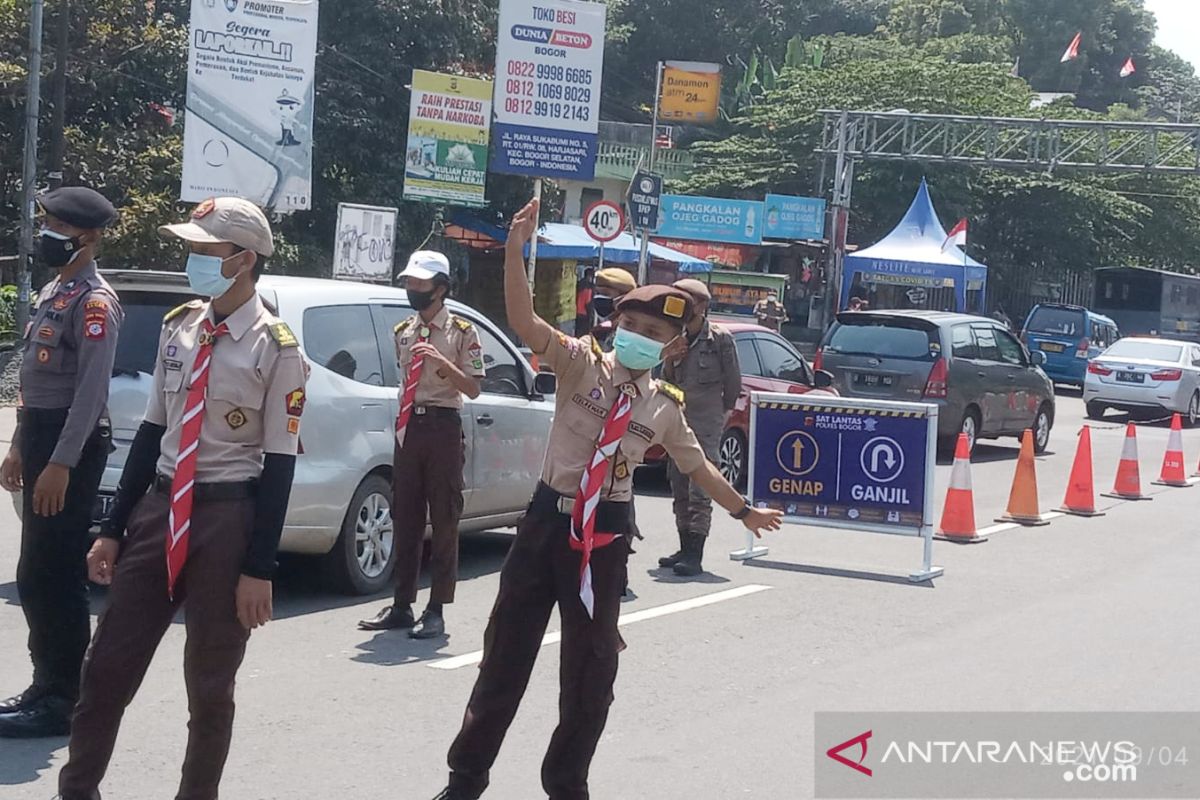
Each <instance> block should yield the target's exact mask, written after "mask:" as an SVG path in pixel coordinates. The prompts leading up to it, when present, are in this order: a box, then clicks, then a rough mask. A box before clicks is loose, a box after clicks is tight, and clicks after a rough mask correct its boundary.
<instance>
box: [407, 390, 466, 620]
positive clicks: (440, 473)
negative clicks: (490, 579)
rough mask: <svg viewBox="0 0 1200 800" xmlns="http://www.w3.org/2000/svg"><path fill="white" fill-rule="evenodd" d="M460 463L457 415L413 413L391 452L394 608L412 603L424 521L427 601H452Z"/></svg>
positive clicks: (462, 457)
mask: <svg viewBox="0 0 1200 800" xmlns="http://www.w3.org/2000/svg"><path fill="white" fill-rule="evenodd" d="M464 461H465V453H464V445H463V431H462V419H461V418H459V416H458V413H457V412H454V413H446V412H445V411H443V410H440V409H439V410H431V411H430V413H428V414H422V415H417V414H413V415H412V417H410V418H409V422H408V429H407V430H406V431H405V434H404V447H402V448H401V447H397V448H395V457H394V460H393V462H392V463H393V464H394V475H393V476H392V525H393V526H394V530H395V533H396V597H395V603H396V605H405V604H412V603H415V602H417V581H418V580H419V578H420V577H421V552H422V550H423V549H424V546H425V522H426V520H428V521H429V522H430V523H431V524H432V525H433V539H432V542H431V544H430V553H429V566H430V569H431V571H432V572H433V586H432V591H431V593H430V597H429V599H430V601H431V602H434V603H453V602H454V587H455V584H456V583H457V582H458V521H459V519H460V518H461V517H462V511H463V466H464Z"/></svg>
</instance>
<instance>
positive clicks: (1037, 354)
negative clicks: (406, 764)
mask: <svg viewBox="0 0 1200 800" xmlns="http://www.w3.org/2000/svg"><path fill="white" fill-rule="evenodd" d="M1029 360H1030V361H1032V362H1033V365H1034V366H1035V367H1044V366H1046V354H1045V353H1043V352H1042V351H1041V350H1034V351H1033V352H1032V353H1030V354H1029Z"/></svg>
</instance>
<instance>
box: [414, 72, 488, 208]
mask: <svg viewBox="0 0 1200 800" xmlns="http://www.w3.org/2000/svg"><path fill="white" fill-rule="evenodd" d="M491 119H492V82H491V81H486V80H479V79H477V78H464V77H460V76H458V75H439V74H437V73H436V72H426V71H424V70H419V69H415V70H413V78H412V102H411V105H410V107H409V114H408V147H407V148H405V157H404V199H405V200H420V201H424V202H430V203H453V204H455V205H462V206H476V207H481V206H483V205H484V188H485V185H486V184H487V159H488V128H489V126H490V125H491Z"/></svg>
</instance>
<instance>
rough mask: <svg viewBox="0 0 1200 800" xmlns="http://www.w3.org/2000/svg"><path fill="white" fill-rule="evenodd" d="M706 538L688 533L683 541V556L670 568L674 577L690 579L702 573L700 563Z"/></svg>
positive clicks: (702, 568)
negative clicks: (673, 572)
mask: <svg viewBox="0 0 1200 800" xmlns="http://www.w3.org/2000/svg"><path fill="white" fill-rule="evenodd" d="M707 538H708V537H707V536H701V535H699V534H697V533H689V534H688V535H687V536H686V537H684V540H683V556H682V557H681V558H680V559H679V561H678V562H677V563H676V564H675V566H674V567H673V568H672V569H674V571H675V574H676V575H679V576H681V577H685V578H692V577H695V576H697V575H699V574H700V573H701V572H703V571H704V567H702V566H701V564H700V562H701V560H703V558H704V540H705V539H707Z"/></svg>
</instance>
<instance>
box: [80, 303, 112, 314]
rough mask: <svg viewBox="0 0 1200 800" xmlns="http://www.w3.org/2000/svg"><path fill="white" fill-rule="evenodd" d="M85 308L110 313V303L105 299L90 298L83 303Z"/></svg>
mask: <svg viewBox="0 0 1200 800" xmlns="http://www.w3.org/2000/svg"><path fill="white" fill-rule="evenodd" d="M83 308H84V310H85V311H101V312H104V313H105V314H107V313H108V303H106V302H104V301H103V300H88V301H87V302H86V303H84V304H83Z"/></svg>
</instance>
